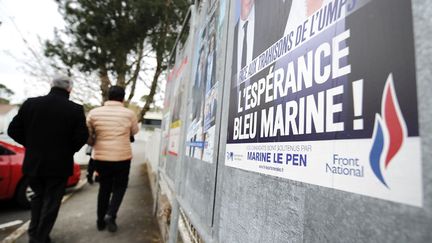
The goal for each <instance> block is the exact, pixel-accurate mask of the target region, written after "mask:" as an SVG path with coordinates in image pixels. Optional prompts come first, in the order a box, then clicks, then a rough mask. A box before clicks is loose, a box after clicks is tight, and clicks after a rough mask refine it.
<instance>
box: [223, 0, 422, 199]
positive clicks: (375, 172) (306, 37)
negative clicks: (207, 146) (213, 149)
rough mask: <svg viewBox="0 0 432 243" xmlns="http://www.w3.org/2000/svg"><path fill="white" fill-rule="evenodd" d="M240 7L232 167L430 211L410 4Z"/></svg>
mask: <svg viewBox="0 0 432 243" xmlns="http://www.w3.org/2000/svg"><path fill="white" fill-rule="evenodd" d="M234 5H235V14H234V15H235V16H234V21H235V25H234V24H233V36H232V38H233V39H232V40H233V48H232V57H233V58H232V72H231V79H230V80H231V87H230V106H229V118H228V131H227V145H226V158H225V161H226V162H225V163H226V165H227V166H231V167H235V168H240V169H244V170H248V171H254V172H257V173H263V174H267V175H273V176H277V177H283V178H287V179H290V180H295V181H301V182H305V183H310V184H314V185H319V186H324V187H329V188H334V189H338V190H343V191H347V192H352V193H356V194H362V195H367V196H371V197H375V198H379V199H384V200H389V201H393V202H399V203H404V204H409V205H413V206H419V207H421V206H422V168H421V149H420V144H421V143H420V134H419V126H418V106H417V93H416V76H415V62H414V60H415V58H414V41H413V29H412V25H413V24H412V13H411V1H407V0H392V1H390V0H321V1H320V0H298V1H297V0H296V1H294V0H293V1H290V0H272V1H260V0H255V1H254V0H237V1H236V3H235V4H234ZM231 33H232V32H231Z"/></svg>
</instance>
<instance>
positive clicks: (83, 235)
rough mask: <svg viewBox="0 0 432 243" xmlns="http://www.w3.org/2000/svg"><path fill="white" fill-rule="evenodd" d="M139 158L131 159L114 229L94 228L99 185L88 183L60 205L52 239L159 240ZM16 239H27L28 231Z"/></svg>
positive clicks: (64, 242)
mask: <svg viewBox="0 0 432 243" xmlns="http://www.w3.org/2000/svg"><path fill="white" fill-rule="evenodd" d="M137 146H139V142H138V144H135V147H137ZM140 157H141V158H140ZM142 161H143V160H142V156H135V158H134V160H133V161H132V168H131V173H130V178H129V187H128V189H127V191H126V195H125V197H124V200H123V203H122V205H121V207H120V210H119V213H118V218H117V224H118V231H117V232H116V233H110V232H108V231H107V230H105V231H98V230H97V229H96V201H97V199H96V198H97V192H98V188H99V185H98V184H97V183H95V184H93V185H88V184H87V185H85V186H84V187H83V188H82V189H81V190H80V191H78V192H76V193H75V194H74V195H73V196H72V197H71V198H70V199H69V200H67V201H66V202H65V203H64V204H63V205H62V207H61V209H60V213H59V216H58V218H57V222H56V224H55V225H54V229H53V230H52V232H51V238H52V240H53V242H55V243H75V242H78V243H79V242H86V243H92V242H95V243H111V242H113V243H122V242H125V243H126V242H127V243H133V242H144V243H147V242H148V243H153V242H161V236H160V232H159V229H158V226H157V222H156V218H155V217H153V215H152V207H153V200H152V196H151V191H150V185H149V180H148V177H147V173H146V172H145V171H144V166H143V164H142ZM16 242H17V243H27V242H28V237H27V234H24V235H23V236H22V237H20V238H19V239H18V240H17V241H16Z"/></svg>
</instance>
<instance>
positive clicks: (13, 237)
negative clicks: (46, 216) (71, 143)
mask: <svg viewBox="0 0 432 243" xmlns="http://www.w3.org/2000/svg"><path fill="white" fill-rule="evenodd" d="M86 184H87V180H86V179H81V180H80V181H79V182H78V185H76V187H75V191H74V192H72V193H70V194H68V195H65V196H63V199H62V201H61V204H63V203H65V202H66V201H67V200H69V198H71V197H72V195H73V194H74V193H75V192H77V191H80V190H81V189H82V188H83V187H84V185H86ZM29 225H30V220H28V221H27V222H25V223H24V224H23V225H21V227H19V228H18V229H16V230H15V231H14V232H12V233H11V234H10V235H8V236H7V237H6V238H5V239H4V240H3V241H2V243H14V242H15V241H16V240H18V238H20V237H21V236H22V235H23V234H24V233H25V232H27V229H28V227H29Z"/></svg>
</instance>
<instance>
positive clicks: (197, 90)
mask: <svg viewBox="0 0 432 243" xmlns="http://www.w3.org/2000/svg"><path fill="white" fill-rule="evenodd" d="M216 24H217V22H216V10H215V9H213V11H212V14H211V15H210V17H209V19H208V21H207V22H206V23H205V24H203V25H202V26H201V28H200V29H199V32H198V35H197V39H196V45H195V46H196V47H197V49H196V50H194V53H195V55H196V58H195V60H196V62H195V63H194V65H193V77H194V80H193V85H192V89H191V93H192V98H191V102H190V105H191V108H190V111H191V114H190V115H189V117H190V121H189V123H188V124H189V126H188V129H187V136H186V140H187V146H186V147H187V148H186V155H187V156H190V157H193V158H196V159H198V160H202V161H205V162H209V163H211V162H212V160H213V150H214V143H215V135H214V134H215V133H214V130H215V124H216V110H217V104H218V102H217V97H218V82H217V81H216Z"/></svg>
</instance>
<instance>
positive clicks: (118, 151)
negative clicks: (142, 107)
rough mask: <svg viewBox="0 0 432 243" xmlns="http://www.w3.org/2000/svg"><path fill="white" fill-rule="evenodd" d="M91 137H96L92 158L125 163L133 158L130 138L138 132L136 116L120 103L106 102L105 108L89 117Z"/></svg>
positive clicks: (92, 112)
mask: <svg viewBox="0 0 432 243" xmlns="http://www.w3.org/2000/svg"><path fill="white" fill-rule="evenodd" d="M87 127H88V128H89V133H90V136H92V134H94V135H95V143H94V145H93V152H92V158H93V159H95V160H103V161H113V162H115V161H124V160H128V159H131V158H132V148H131V144H130V136H133V135H135V134H136V133H137V132H138V124H137V117H136V114H135V113H134V112H133V111H132V110H130V109H128V108H125V107H124V106H123V103H122V102H119V101H112V100H109V101H106V102H105V103H104V106H101V107H98V108H95V109H93V110H91V111H90V112H89V113H88V115H87Z"/></svg>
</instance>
